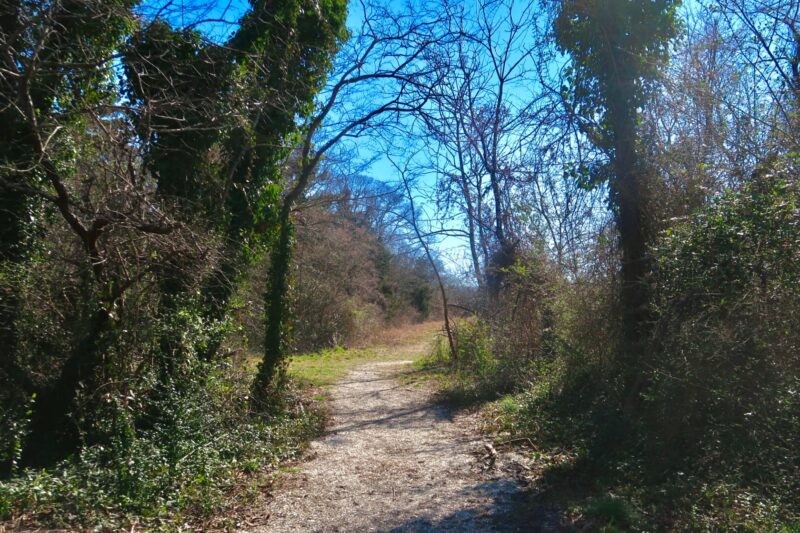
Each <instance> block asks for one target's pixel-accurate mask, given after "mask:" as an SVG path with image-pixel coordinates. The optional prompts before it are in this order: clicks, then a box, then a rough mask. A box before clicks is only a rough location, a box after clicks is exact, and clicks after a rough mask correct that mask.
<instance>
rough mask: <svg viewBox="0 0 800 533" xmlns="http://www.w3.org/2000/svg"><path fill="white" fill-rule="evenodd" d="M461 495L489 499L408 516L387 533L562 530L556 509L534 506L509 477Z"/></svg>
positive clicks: (462, 491) (490, 481)
mask: <svg viewBox="0 0 800 533" xmlns="http://www.w3.org/2000/svg"><path fill="white" fill-rule="evenodd" d="M458 497H460V498H463V499H465V500H467V501H471V500H477V499H485V498H487V497H489V498H490V500H489V501H487V502H486V503H483V504H480V505H473V506H471V507H469V508H466V509H460V510H458V511H456V512H454V513H451V514H449V515H447V516H444V517H441V518H439V519H435V520H432V519H431V518H429V517H426V516H418V517H415V518H411V519H407V520H406V521H404V522H402V523H401V524H399V525H397V526H395V527H392V528H390V529H386V530H377V531H386V533H444V532H456V531H458V532H466V533H470V532H472V533H477V532H488V531H491V532H498V533H515V532H543V533H544V532H555V531H562V530H563V529H562V528H561V524H560V518H559V514H558V512H557V511H555V510H552V509H548V508H546V507H543V506H536V507H531V495H530V494H529V493H528V492H527V491H525V490H522V489H521V488H520V486H519V485H518V484H517V483H516V482H514V481H512V480H508V479H492V480H487V481H484V482H482V483H479V484H477V485H473V486H470V487H466V488H465V489H463V490H461V491H460V492H459V494H458Z"/></svg>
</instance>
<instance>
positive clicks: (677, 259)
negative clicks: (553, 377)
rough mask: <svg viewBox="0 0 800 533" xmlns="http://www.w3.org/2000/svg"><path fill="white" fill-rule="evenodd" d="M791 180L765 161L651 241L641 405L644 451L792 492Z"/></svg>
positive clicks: (798, 220) (799, 313) (794, 258)
mask: <svg viewBox="0 0 800 533" xmlns="http://www.w3.org/2000/svg"><path fill="white" fill-rule="evenodd" d="M797 177H798V173H797V169H796V168H792V167H791V165H790V164H788V163H774V162H773V163H770V164H767V165H765V166H764V167H763V168H762V169H761V170H760V171H759V172H758V173H757V174H756V175H755V176H754V178H753V180H752V182H751V183H749V184H747V185H746V186H745V187H744V188H743V190H741V191H740V192H729V193H726V194H724V195H722V196H720V197H719V198H717V199H716V200H715V201H713V202H712V203H710V204H709V205H708V206H707V207H706V208H704V209H703V210H702V211H700V212H699V213H697V214H696V215H694V216H692V217H691V218H690V219H689V220H687V221H686V222H685V223H683V224H679V225H677V226H676V227H674V228H672V229H671V230H669V231H667V232H666V233H665V234H664V235H663V236H662V237H661V239H660V241H659V243H658V246H657V247H656V258H657V273H656V275H655V282H656V286H655V287H656V295H655V299H654V312H655V316H656V327H655V330H654V337H653V341H652V346H651V348H652V349H651V351H650V354H651V355H650V356H649V359H648V360H647V363H648V365H649V366H650V368H651V374H650V375H651V380H652V383H651V386H650V388H649V390H648V393H647V404H646V410H647V416H648V422H649V424H650V427H651V429H652V430H653V434H654V435H655V436H656V438H655V439H654V441H653V443H652V444H653V445H654V446H656V447H657V448H658V449H659V450H661V451H662V452H663V451H669V450H675V451H679V453H682V454H683V453H686V452H689V453H699V452H702V454H703V456H704V457H706V458H707V460H708V463H709V465H710V466H711V465H713V468H714V469H719V470H724V471H726V472H727V473H729V474H735V475H736V476H742V477H743V478H744V480H746V482H750V483H757V484H759V485H763V486H766V487H773V488H774V487H775V486H781V485H782V486H787V487H789V488H790V489H791V490H793V493H794V494H795V495H796V494H800V486H798V485H797V483H798V480H800V471H799V470H798V465H800V454H798V448H797V443H798V442H800V359H798V357H797V354H798V350H800V188H799V187H798V182H797ZM723 458H724V462H725V464H724V466H723V463H722V461H723ZM718 461H719V463H718ZM776 484H777V485H776Z"/></svg>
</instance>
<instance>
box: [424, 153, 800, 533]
mask: <svg viewBox="0 0 800 533" xmlns="http://www.w3.org/2000/svg"><path fill="white" fill-rule="evenodd" d="M795 175H796V174H795V172H794V171H793V170H792V168H791V167H790V166H786V165H775V166H772V167H770V168H768V169H767V170H765V171H764V172H763V173H762V174H760V175H759V176H756V177H754V180H753V181H752V183H750V184H748V185H747V186H745V187H743V188H742V190H740V191H738V192H728V193H726V194H723V195H721V196H719V197H718V198H716V199H715V200H714V201H712V202H710V203H709V204H708V205H707V206H706V207H705V208H703V209H702V210H700V211H699V212H697V213H696V214H694V215H693V216H691V217H690V218H688V219H687V220H685V221H684V222H682V223H679V224H677V225H673V226H672V227H671V228H670V229H669V230H666V231H665V232H664V233H663V234H662V235H661V237H660V238H659V239H658V241H657V244H656V246H655V247H654V248H653V251H652V253H653V257H654V267H653V270H652V273H651V275H650V278H649V279H650V283H651V284H652V285H651V286H652V291H651V294H652V297H651V302H650V316H651V319H650V320H651V335H650V337H649V340H648V341H647V345H646V347H645V349H643V351H642V353H641V354H640V361H641V363H640V364H641V372H642V375H643V376H644V380H643V382H642V384H641V387H640V389H639V391H638V395H637V397H636V398H635V399H634V401H631V400H630V398H629V397H627V396H626V393H625V387H624V384H623V383H622V380H621V379H620V376H621V375H623V374H624V369H623V368H622V367H621V366H620V365H622V364H624V363H622V362H621V361H620V358H619V357H618V356H617V355H616V354H617V353H618V348H617V347H616V345H615V342H614V339H615V338H617V335H616V334H615V331H617V328H618V326H617V324H616V323H615V318H614V317H615V316H616V315H615V313H614V309H615V305H616V303H615V301H614V298H613V294H615V291H614V290H613V278H612V279H611V282H612V283H609V285H610V286H611V287H612V288H608V287H606V288H604V283H607V282H608V281H609V280H608V279H605V280H604V279H595V280H594V281H593V283H581V284H579V283H566V282H560V283H559V282H553V281H552V280H549V279H548V278H546V277H543V276H541V272H542V270H543V268H544V267H542V266H530V265H529V266H527V267H525V268H523V267H522V266H521V265H520V266H519V267H518V268H517V271H518V273H520V272H523V270H525V269H527V272H526V273H525V276H526V278H524V279H523V280H521V281H517V282H516V283H517V286H519V284H520V283H521V284H524V283H525V279H528V280H530V279H531V275H532V274H531V273H533V276H534V277H535V278H536V280H537V281H536V283H537V284H541V285H542V288H541V289H540V291H539V292H538V293H536V295H537V298H533V299H532V300H531V302H530V303H529V304H528V306H529V307H528V312H527V313H526V314H524V315H518V317H520V318H517V320H515V321H513V322H512V321H509V320H508V316H507V315H504V316H500V317H498V316H497V315H496V314H495V315H494V316H492V317H491V318H478V317H474V318H472V319H469V320H464V321H462V322H460V323H459V324H457V325H456V327H454V333H455V337H456V339H457V346H458V354H457V357H455V358H451V357H450V354H449V353H447V352H448V350H447V346H446V345H445V344H440V345H439V347H438V348H437V349H436V351H435V352H434V354H433V355H432V356H431V358H430V359H429V360H428V361H427V364H428V365H429V366H432V365H437V364H438V365H439V366H441V364H442V363H445V362H447V363H449V366H448V368H449V370H450V371H449V373H448V374H447V375H446V376H445V377H444V378H443V382H444V387H445V391H446V393H447V395H448V396H449V397H450V398H451V399H453V400H457V401H461V402H476V401H477V402H488V403H487V407H486V413H487V416H486V420H487V430H489V431H490V432H493V433H495V434H497V436H498V437H497V438H498V440H499V441H502V442H507V441H515V442H523V443H530V444H532V446H533V447H534V448H535V450H534V451H533V452H531V454H532V458H533V459H535V461H534V463H535V464H536V465H537V466H538V467H539V468H540V470H541V471H540V474H541V477H540V482H541V483H542V486H543V487H546V489H545V491H544V498H546V499H548V498H549V499H551V500H553V501H554V502H556V503H557V504H558V505H560V506H562V507H563V508H565V509H567V511H568V513H567V514H568V515H569V516H570V519H571V520H574V521H576V523H578V524H583V525H588V526H590V527H591V528H607V530H617V529H622V530H653V529H656V530H752V531H797V530H798V529H800V499H799V498H800V485H798V480H800V453H798V447H797V443H798V442H800V433H798V432H799V431H800V392H798V391H800V367H798V364H797V353H798V348H800V334H799V333H798V332H800V327H798V326H800V324H798V323H797V320H798V316H800V315H798V311H800V270H798V265H800V257H798V243H800V223H798V221H799V220H800V219H799V218H798V209H800V190H798V187H797V183H796V180H795V179H794V176H795ZM555 288H557V291H556V290H555ZM512 290H518V289H512ZM515 300H517V301H518V299H516V298H515ZM537 309H538V310H540V311H537ZM541 310H549V311H548V312H549V313H550V314H549V315H548V314H547V313H543V312H542V311H541ZM514 328H516V329H517V330H518V331H517V333H516V334H515V332H514V331H513V329H514ZM510 334H511V335H515V338H516V341H515V342H510V341H509V337H508V336H509V335H510ZM527 439H530V440H529V441H528V440H527Z"/></svg>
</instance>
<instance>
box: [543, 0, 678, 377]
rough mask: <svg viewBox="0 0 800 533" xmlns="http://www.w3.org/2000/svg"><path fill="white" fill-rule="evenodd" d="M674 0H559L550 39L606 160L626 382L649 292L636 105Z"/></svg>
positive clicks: (654, 65) (659, 57) (668, 34)
mask: <svg viewBox="0 0 800 533" xmlns="http://www.w3.org/2000/svg"><path fill="white" fill-rule="evenodd" d="M679 4H680V1H679V0H563V1H561V2H560V3H559V4H558V12H557V17H556V20H555V27H554V29H555V36H556V42H557V44H558V46H559V48H560V49H561V51H563V52H565V53H567V54H569V56H570V57H571V63H570V65H569V68H568V71H567V72H568V74H567V79H566V86H565V88H564V91H565V93H566V94H565V96H567V100H568V101H570V102H571V103H572V105H573V106H574V109H575V110H576V112H577V113H578V115H579V116H580V117H581V118H582V120H583V131H584V133H585V134H586V136H587V137H588V138H589V140H590V141H591V142H592V143H593V144H595V145H596V146H597V147H598V148H600V149H601V150H602V151H603V152H604V153H605V154H606V155H607V156H608V158H609V160H610V164H611V166H610V169H609V172H607V173H606V175H605V176H601V177H602V178H605V179H607V180H608V185H609V190H610V205H611V208H612V210H613V211H614V215H615V217H616V222H617V229H618V231H619V246H620V250H621V253H622V270H621V278H622V294H621V303H622V306H623V344H622V347H621V348H622V353H623V357H624V366H625V369H626V370H625V371H626V372H627V373H629V376H628V378H629V380H628V383H627V386H628V387H635V386H636V385H635V382H636V381H637V378H636V377H635V376H636V369H637V368H638V358H639V355H640V354H639V351H640V348H641V340H642V338H643V336H644V335H645V332H646V322H647V306H648V296H647V287H646V284H645V275H646V273H647V272H648V258H647V247H648V241H649V239H650V231H649V224H648V219H647V201H648V199H647V194H646V188H647V178H648V168H647V162H646V161H644V160H643V159H642V157H641V151H640V149H639V146H638V143H637V140H638V138H637V124H638V122H639V109H640V108H641V106H642V105H643V104H644V102H645V100H646V98H647V94H648V90H649V89H650V88H651V86H652V82H653V81H654V80H655V79H656V77H657V75H658V71H659V68H660V66H661V65H662V64H663V63H664V62H665V61H666V60H667V58H668V53H669V49H668V47H669V43H670V39H672V37H673V36H675V34H676V32H677V25H676V19H675V10H676V8H677V7H678V5H679Z"/></svg>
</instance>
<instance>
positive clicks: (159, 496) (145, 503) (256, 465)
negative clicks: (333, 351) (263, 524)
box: [0, 363, 324, 530]
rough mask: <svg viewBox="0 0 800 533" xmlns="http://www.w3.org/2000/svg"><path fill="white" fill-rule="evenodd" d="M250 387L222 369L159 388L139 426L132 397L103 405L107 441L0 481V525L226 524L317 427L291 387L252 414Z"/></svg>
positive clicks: (245, 378) (320, 417) (315, 411)
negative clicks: (230, 512) (231, 512)
mask: <svg viewBox="0 0 800 533" xmlns="http://www.w3.org/2000/svg"><path fill="white" fill-rule="evenodd" d="M251 379H252V377H251V373H250V372H249V371H243V370H241V369H239V368H238V366H237V365H231V364H229V363H225V364H220V365H216V366H215V367H214V368H212V369H209V371H208V373H207V377H206V378H205V379H204V380H203V381H202V382H201V381H199V380H197V381H192V382H191V384H190V385H189V388H186V383H181V384H180V385H178V384H175V385H166V386H161V388H160V390H159V394H157V395H154V396H153V397H152V398H151V399H150V400H148V401H147V405H144V406H140V407H141V410H142V411H144V412H150V413H155V414H156V415H155V416H154V418H153V419H152V420H149V421H146V422H145V421H144V420H139V421H138V424H136V423H134V421H133V420H132V416H133V414H134V413H135V411H134V410H133V409H132V408H130V407H128V406H127V405H126V403H127V402H134V401H136V399H135V398H113V399H112V398H108V400H107V410H108V413H105V414H106V415H107V416H105V417H104V418H103V421H104V423H108V424H111V425H113V426H114V427H113V428H109V432H108V433H109V435H111V438H110V439H109V440H108V441H107V442H104V443H102V444H93V445H90V446H85V447H83V448H82V449H80V451H79V452H78V453H77V454H75V455H72V456H70V457H68V458H67V459H65V460H63V461H61V462H60V463H59V464H57V465H55V466H53V467H51V468H47V469H28V468H26V469H23V468H17V469H16V470H15V472H14V473H13V474H14V475H13V476H12V477H10V478H7V479H6V480H3V481H0V519H2V520H3V521H8V522H7V523H8V524H16V525H24V526H37V527H67V528H87V527H88V528H103V529H122V528H124V529H130V528H131V527H132V526H137V527H146V528H148V529H162V530H175V529H181V528H183V527H185V525H186V524H194V525H202V524H204V523H207V522H208V521H210V520H215V521H216V522H218V521H219V520H220V519H222V520H223V521H224V520H227V521H229V522H230V523H229V524H227V525H228V526H233V525H234V522H233V521H234V519H235V517H230V516H229V517H222V518H221V515H222V513H223V512H224V511H226V510H229V509H230V508H231V507H232V506H233V505H234V504H236V503H241V502H242V501H247V500H248V498H250V497H252V496H254V495H255V494H256V493H257V491H258V488H259V486H260V485H262V484H264V483H266V482H268V481H269V480H270V478H271V476H273V475H274V473H275V471H276V468H277V467H278V465H279V464H280V463H281V462H283V461H286V460H291V459H293V458H295V457H296V456H297V454H298V453H299V452H300V451H301V450H302V449H303V448H304V447H305V445H306V444H307V443H308V441H309V440H310V439H311V438H313V437H314V436H316V435H318V434H319V432H320V431H321V428H322V425H323V422H324V413H323V411H322V410H321V409H320V408H315V407H314V406H310V405H307V402H305V401H304V400H302V399H301V396H300V394H299V391H298V390H297V389H295V388H293V387H292V386H287V388H286V389H284V390H283V391H282V392H281V395H280V399H279V401H276V402H275V404H274V406H273V408H272V411H271V412H268V413H258V414H254V413H251V412H250V411H249V409H248V387H249V384H250V380H251ZM18 427H24V425H23V424H20V425H19V426H18ZM12 450H13V446H12ZM216 522H215V523H216ZM216 525H217V526H225V524H219V523H216Z"/></svg>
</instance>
